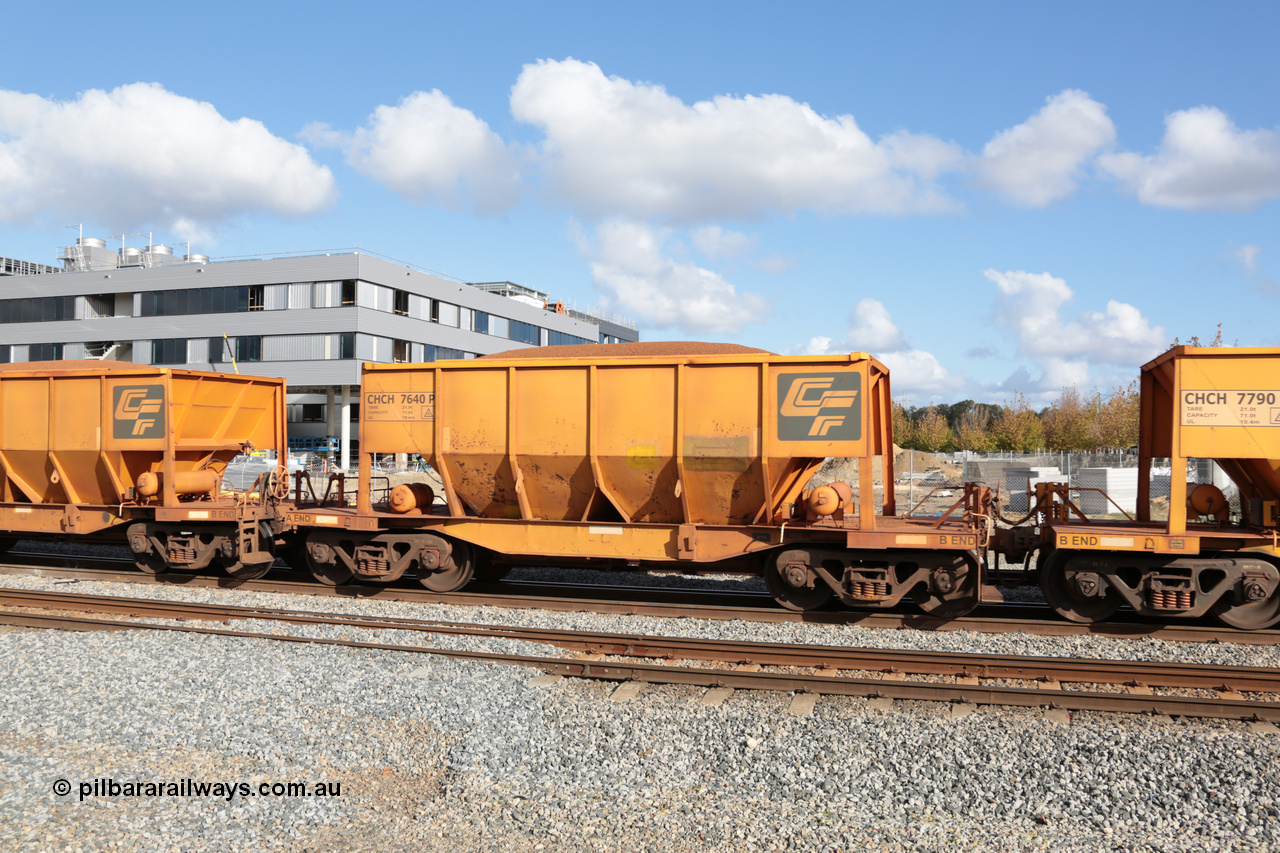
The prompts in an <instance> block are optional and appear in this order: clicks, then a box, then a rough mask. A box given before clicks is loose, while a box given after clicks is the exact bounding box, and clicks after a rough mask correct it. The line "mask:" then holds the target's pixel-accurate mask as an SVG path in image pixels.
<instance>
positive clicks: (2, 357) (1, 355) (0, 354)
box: [0, 344, 13, 364]
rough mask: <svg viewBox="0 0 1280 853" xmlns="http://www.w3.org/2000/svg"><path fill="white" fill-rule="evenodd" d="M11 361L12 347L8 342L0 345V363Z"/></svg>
mask: <svg viewBox="0 0 1280 853" xmlns="http://www.w3.org/2000/svg"><path fill="white" fill-rule="evenodd" d="M11 361H13V347H11V346H10V345H9V344H4V345H2V346H0V364H8V363H10V362H11Z"/></svg>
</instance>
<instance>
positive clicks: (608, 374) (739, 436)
mask: <svg viewBox="0 0 1280 853" xmlns="http://www.w3.org/2000/svg"><path fill="white" fill-rule="evenodd" d="M362 381H363V384H362V392H361V393H362V395H363V396H362V408H361V413H362V416H361V421H360V431H361V438H360V447H361V457H360V458H361V472H362V482H366V481H367V476H368V470H367V469H368V468H369V464H368V463H369V454H370V453H374V452H377V453H417V454H421V455H422V457H423V458H424V459H426V460H427V461H428V462H429V464H431V466H432V468H433V469H434V470H436V471H437V472H438V473H439V474H440V477H441V479H442V481H443V484H444V487H445V492H446V494H445V499H446V503H447V504H448V507H449V512H450V515H452V516H455V517H461V516H463V515H465V514H467V513H466V510H470V511H471V513H473V514H474V515H476V516H479V517H481V518H495V519H520V520H523V521H526V522H538V521H568V522H579V523H581V522H596V523H597V526H598V527H601V528H607V527H608V526H609V525H610V524H611V523H628V522H646V523H654V524H696V525H751V524H761V523H763V524H780V523H782V522H785V521H787V520H788V519H789V517H790V505H791V504H792V503H794V502H796V501H797V500H798V499H799V497H800V491H801V489H803V488H804V487H805V486H806V485H807V483H808V480H809V478H810V477H811V476H812V474H813V473H814V472H815V471H816V470H817V469H818V467H819V466H820V465H821V463H822V460H823V459H825V458H826V457H829V456H841V457H855V458H870V457H873V456H878V455H883V454H887V453H890V452H891V447H890V446H889V444H888V441H887V439H889V437H890V435H891V427H889V426H887V424H888V421H889V417H890V415H889V409H888V402H887V401H888V372H887V371H886V370H885V368H884V366H883V365H881V364H880V363H879V362H877V361H876V360H875V359H873V358H871V357H870V356H869V355H866V354H865V353H854V354H850V355H846V356H813V357H809V356H805V357H800V356H775V355H772V354H769V353H760V352H756V353H752V352H731V353H710V354H707V353H702V354H697V353H693V354H685V353H670V352H661V351H657V352H655V353H654V354H649V355H645V356H635V357H629V358H621V357H620V358H615V359H609V358H597V359H594V360H580V359H575V358H568V359H566V358H559V359H557V358H549V357H541V358H518V359H502V358H488V359H475V360H471V361H453V362H437V363H434V364H429V365H374V364H367V365H365V368H364V372H363V375H362ZM886 464H887V465H888V466H889V468H891V467H892V462H891V461H888V458H887V456H886ZM867 468H868V470H867V480H868V482H867V483H865V484H863V485H864V486H865V487H866V488H864V491H865V492H866V494H864V495H863V498H862V504H861V506H860V507H859V523H860V526H862V527H865V528H867V529H871V528H873V527H874V525H875V518H876V516H877V515H878V514H879V510H878V508H876V507H875V506H874V504H873V502H872V500H871V495H870V491H871V490H870V488H869V486H870V469H869V466H867ZM366 493H367V489H364V488H362V494H366ZM886 500H887V501H889V502H890V503H891V502H892V492H889V493H887V496H886ZM371 508H372V507H371V506H370V505H368V504H367V503H366V504H363V505H361V507H360V510H361V513H366V512H368V511H370V510H371ZM851 511H852V508H851ZM887 511H888V512H889V513H892V508H891V507H889V508H888V510H887ZM567 535H571V534H567ZM594 535H595V536H597V537H608V536H611V535H615V534H613V533H611V532H609V531H608V530H605V529H602V530H600V531H597V532H596V533H595V534H594ZM475 544H479V545H482V546H483V545H484V544H485V543H483V542H476V543H475ZM575 547H580V546H579V545H577V543H574V545H572V546H570V550H568V551H564V550H559V549H556V550H554V551H552V553H573V552H574V548H575ZM615 550H617V551H618V553H619V555H621V554H622V553H623V551H624V550H625V548H615ZM677 556H678V555H677V554H675V553H672V554H670V555H668V558H670V559H675V558H677Z"/></svg>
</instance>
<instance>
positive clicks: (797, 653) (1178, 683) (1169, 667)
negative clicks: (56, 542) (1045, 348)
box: [0, 589, 1280, 693]
mask: <svg viewBox="0 0 1280 853" xmlns="http://www.w3.org/2000/svg"><path fill="white" fill-rule="evenodd" d="M0 605H2V606H8V607H38V608H43V609H47V610H73V611H84V612H94V613H120V614H126V615H130V616H149V617H158V618H167V619H175V618H180V619H198V620H206V621H225V620H228V619H268V620H274V621H281V622H290V623H295V624H310V625H344V626H348V627H355V628H366V629H371V630H389V629H395V630H410V631H421V632H426V633H433V634H455V635H466V636H478V637H500V638H503V639H509V640H523V641H526V642H537V643H548V644H551V645H556V646H560V647H563V648H567V649H571V650H576V651H591V652H597V653H601V654H608V655H620V656H626V657H641V658H678V659H686V660H713V661H721V662H726V663H754V664H761V665H768V666H789V667H817V668H820V669H847V670H862V671H871V672H909V673H916V674H930V675H955V676H971V677H976V678H988V679H990V678H1006V679H1021V680H1052V681H1060V682H1071V683H1088V684H1127V683H1136V684H1142V685H1146V686H1150V687H1181V688H1210V689H1219V688H1221V689H1229V690H1234V691H1244V690H1248V691H1254V692H1264V693H1275V692H1280V670H1277V669H1268V668H1262V667H1229V666H1203V665H1199V664H1178V663H1162V662H1149V661H1117V660H1106V659H1079V658H1050V657H1035V656H1025V655H1022V656H1012V655H986V654H970V653H961V652H927V651H915V650H901V649H866V648H856V647H845V646H816V645H808V644H794V643H756V642H750V641H741V640H708V639H700V638H692V637H663V636H651V635H644V634H615V633H604V632H599V631H574V630H562V629H549V628H522V627H513V626H509V625H486V624H476V623H467V622H443V621H438V620H423V619H399V618H384V617H379V618H371V617H365V616H359V615H353V614H338V613H314V612H309V611H300V610H284V609H278V608H261V607H241V606H237V605H223V604H201V603H192V602H178V601H157V600H155V599H145V598H124V597H118V596H102V595H95V594H79V593H69V592H43V591H30V590H5V589H0Z"/></svg>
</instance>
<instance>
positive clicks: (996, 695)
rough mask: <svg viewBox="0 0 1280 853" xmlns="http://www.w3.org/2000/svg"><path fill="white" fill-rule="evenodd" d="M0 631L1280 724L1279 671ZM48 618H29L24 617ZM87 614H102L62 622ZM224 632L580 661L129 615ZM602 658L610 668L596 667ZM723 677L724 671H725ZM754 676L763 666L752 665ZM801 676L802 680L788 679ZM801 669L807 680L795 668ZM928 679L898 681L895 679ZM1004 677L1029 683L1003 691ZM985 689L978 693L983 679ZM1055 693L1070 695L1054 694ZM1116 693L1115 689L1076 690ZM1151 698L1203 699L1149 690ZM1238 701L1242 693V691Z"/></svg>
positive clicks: (72, 607) (802, 650) (107, 600)
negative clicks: (226, 642) (316, 649)
mask: <svg viewBox="0 0 1280 853" xmlns="http://www.w3.org/2000/svg"><path fill="white" fill-rule="evenodd" d="M0 608H4V609H0V623H4V624H9V625H18V626H24V627H31V628H53V629H59V630H72V631H101V630H151V631H179V632H187V633H199V634H210V635H217V636H225V637H238V638H248V639H261V640H272V641H277V642H294V643H319V644H323V645H338V646H347V647H352V648H361V649H381V650H387V651H403V652H423V653H430V654H438V655H443V656H448V657H456V658H464V659H472V660H485V661H491V662H499V663H510V664H519V665H524V666H530V667H536V668H539V669H541V670H543V671H545V672H546V673H548V674H554V675H561V676H576V677H583V678H593V679H600V680H606V681H631V682H643V683H652V684H686V685H700V686H704V687H708V688H718V689H721V690H723V689H725V688H743V689H752V690H776V691H786V692H792V693H798V694H817V695H843V696H863V697H870V698H872V699H880V700H884V699H917V700H929V701H940V702H946V703H950V705H951V706H952V708H953V709H955V711H957V712H961V713H963V712H965V711H967V710H970V709H972V708H973V707H975V706H977V705H1015V706H1024V707H1047V708H1051V709H1061V710H1067V711H1071V710H1088V711H1118V712H1130V713H1133V712H1137V713H1155V714H1165V715H1169V716H1191V717H1217V718H1230V719H1242V720H1251V721H1255V722H1262V721H1267V722H1280V703H1278V702H1276V701H1275V700H1276V699H1277V698H1280V670H1277V669H1267V668H1256V667H1223V666H1201V665H1197V664H1169V663H1150V662H1134V661H1112V660H1081V659H1075V658H1045V657H1029V656H991V655H982V654H965V653H954V652H918V651H904V650H886V649H859V648H847V647H837V646H816V645H801V644H762V643H753V642H742V641H726V640H704V639H691V638H684V637H654V636H645V635H629V634H612V633H600V632H591V631H565V630H552V629H541V628H523V627H512V626H505V625H476V624H467V623H458V622H444V621H438V620H421V619H389V618H371V617H367V616H357V615H350V614H328V613H326V614H317V613H310V612H305V611H297V610H286V609H280V608H260V607H243V606H238V605H221V604H220V605H212V604H201V603H191V602H174V601H157V600H153V599H141V598H125V597H116V596H99V595H83V594H76V593H67V592H47V591H29V590H12V589H0ZM37 609H39V610H43V611H56V612H55V613H47V612H44V613H40V612H34V611H35V610H37ZM67 612H76V613H95V614H102V615H107V616H110V617H113V618H91V617H83V616H68V615H66V613H67ZM157 618H158V619H166V620H171V621H172V620H183V621H184V622H185V621H200V622H230V621H233V620H236V621H240V620H250V619H254V620H269V621H272V622H280V623H289V624H295V625H312V626H316V625H319V626H341V627H347V628H358V629H364V630H371V631H386V630H397V631H413V632H418V633H423V634H432V635H463V636H470V637H482V638H500V639H505V640H520V641H524V642H530V643H539V644H545V645H551V646H555V647H558V648H561V649H565V650H568V651H573V652H577V653H579V655H585V656H586V657H587V658H590V659H585V658H584V657H579V658H576V659H575V658H567V657H557V656H550V655H521V654H505V653H498V652H475V651H459V650H456V649H449V648H443V647H438V646H432V645H409V644H401V643H383V642H369V641H362V640H351V639H328V638H315V637H308V636H300V635H290V634H275V633H262V632H251V631H236V630H230V629H225V628H204V627H196V626H194V625H190V624H179V625H173V624H163V625H162V624H156V623H154V622H144V621H140V620H141V619H157ZM605 656H611V657H616V658H619V659H617V660H607V661H606V660H603V657H605ZM655 658H657V659H664V660H680V661H705V662H709V663H714V664H720V666H700V667H691V666H676V665H672V664H669V663H653V662H651V659H655ZM726 667H728V668H726ZM766 667H767V669H766ZM797 670H802V671H797ZM803 670H808V671H803ZM908 675H911V676H929V677H932V679H933V680H927V681H920V680H911V679H908V678H907V676H908ZM1005 681H1021V682H1032V684H1031V685H1030V686H1010V685H1008V684H1002V683H990V682H1005ZM984 682H987V683H984ZM1066 685H1075V688H1076V689H1068V688H1067V687H1066ZM1082 685H1089V686H1096V685H1120V686H1122V687H1123V692H1097V691H1092V690H1085V689H1079V688H1080V687H1081V686H1082ZM1155 689H1173V690H1182V691H1188V690H1190V691H1200V692H1201V693H1204V692H1209V693H1210V694H1211V695H1207V696H1206V695H1188V694H1186V693H1180V694H1165V693H1155V692H1153V690H1155ZM1246 694H1251V695H1246Z"/></svg>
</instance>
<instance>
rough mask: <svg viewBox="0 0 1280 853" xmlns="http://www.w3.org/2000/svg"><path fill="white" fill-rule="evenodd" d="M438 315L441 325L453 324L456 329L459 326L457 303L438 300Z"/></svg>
mask: <svg viewBox="0 0 1280 853" xmlns="http://www.w3.org/2000/svg"><path fill="white" fill-rule="evenodd" d="M436 315H437V321H438V322H439V323H440V325H441V326H452V327H453V328H455V329H456V328H457V327H458V318H459V312H458V306H457V305H454V304H452V303H450V302H437V303H436Z"/></svg>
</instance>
